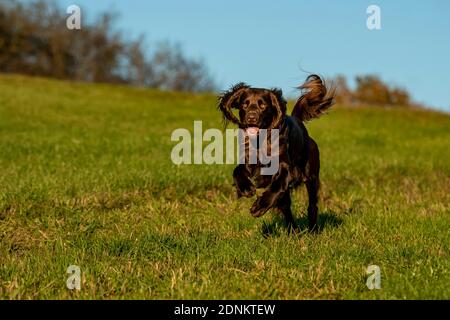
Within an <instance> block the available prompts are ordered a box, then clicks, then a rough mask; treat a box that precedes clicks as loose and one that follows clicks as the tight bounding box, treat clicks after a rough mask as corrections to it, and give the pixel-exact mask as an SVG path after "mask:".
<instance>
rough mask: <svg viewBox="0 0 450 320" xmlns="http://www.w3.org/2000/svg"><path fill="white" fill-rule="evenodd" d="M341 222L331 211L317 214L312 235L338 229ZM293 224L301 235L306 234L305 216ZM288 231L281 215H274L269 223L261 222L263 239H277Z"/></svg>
mask: <svg viewBox="0 0 450 320" xmlns="http://www.w3.org/2000/svg"><path fill="white" fill-rule="evenodd" d="M343 222H344V220H343V219H342V218H340V217H338V215H337V214H336V213H334V212H333V211H325V212H322V213H319V214H318V216H317V229H316V230H315V231H314V233H316V234H318V233H321V232H322V231H323V230H324V229H325V228H338V227H339V226H340V225H341V224H342V223H343ZM295 223H296V225H297V226H298V227H299V229H300V233H301V234H302V233H307V232H308V216H307V215H304V216H302V217H299V218H297V219H295ZM288 231H289V230H288V228H287V226H286V223H285V221H284V218H283V217H282V216H281V215H274V217H273V219H272V221H270V222H266V221H263V224H262V226H261V233H262V234H263V236H264V237H277V236H280V235H281V234H282V233H286V232H288Z"/></svg>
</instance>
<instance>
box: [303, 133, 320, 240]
mask: <svg viewBox="0 0 450 320" xmlns="http://www.w3.org/2000/svg"><path fill="white" fill-rule="evenodd" d="M308 150H309V157H308V163H307V166H306V176H307V181H306V189H307V190H308V200H309V201H308V202H309V203H308V222H309V230H310V231H317V211H318V208H317V202H318V201H319V187H320V180H319V171H320V157H319V148H318V147H317V144H316V142H315V141H314V140H313V139H311V138H309V141H308Z"/></svg>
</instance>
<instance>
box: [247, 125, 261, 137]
mask: <svg viewBox="0 0 450 320" xmlns="http://www.w3.org/2000/svg"><path fill="white" fill-rule="evenodd" d="M245 132H246V133H247V135H248V136H256V135H258V132H259V128H258V127H248V128H247V129H245Z"/></svg>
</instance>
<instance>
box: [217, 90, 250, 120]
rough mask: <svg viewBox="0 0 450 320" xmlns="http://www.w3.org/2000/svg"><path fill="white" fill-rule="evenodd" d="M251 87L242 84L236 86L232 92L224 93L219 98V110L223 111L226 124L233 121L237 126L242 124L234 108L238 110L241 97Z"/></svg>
mask: <svg viewBox="0 0 450 320" xmlns="http://www.w3.org/2000/svg"><path fill="white" fill-rule="evenodd" d="M248 88H250V86H248V85H247V84H245V83H243V82H240V83H238V84H236V85H234V86H233V87H232V88H231V89H230V90H228V91H226V92H224V93H223V94H222V95H221V96H220V97H219V105H218V109H219V110H220V111H222V114H223V118H224V120H225V124H226V122H227V121H231V122H233V123H235V124H238V125H239V124H240V121H239V119H238V118H237V117H236V116H235V115H234V114H233V110H232V109H233V108H234V109H238V108H239V105H238V102H239V99H240V97H241V95H242V94H243V93H244V92H245V91H246V90H247V89H248Z"/></svg>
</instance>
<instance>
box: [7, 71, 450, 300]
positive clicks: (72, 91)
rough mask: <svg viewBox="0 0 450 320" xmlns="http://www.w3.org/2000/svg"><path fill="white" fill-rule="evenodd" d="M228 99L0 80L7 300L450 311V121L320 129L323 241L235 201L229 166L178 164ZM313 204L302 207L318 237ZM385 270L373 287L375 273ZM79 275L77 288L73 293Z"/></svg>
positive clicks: (357, 115) (365, 115) (406, 117)
mask: <svg viewBox="0 0 450 320" xmlns="http://www.w3.org/2000/svg"><path fill="white" fill-rule="evenodd" d="M215 106H216V97H214V96H212V95H193V94H186V93H183V94H182V93H168V92H160V91H154V90H147V89H137V88H129V87H122V86H112V85H102V84H95V85H93V84H81V83H73V82H63V81H56V80H48V79H40V78H29V77H22V76H9V75H8V76H6V75H1V76H0V132H1V134H0V168H1V175H0V297H1V298H14V299H19V298H22V299H24V298H33V299H35V298H39V299H42V298H63V299H64V298H72V297H75V298H82V299H85V298H87V299H92V298H147V299H171V298H172V299H180V298H188V299H189V298H195V299H222V298H225V299H226V298H229V299H235V298H239V299H266V298H271V299H298V298H302V299H303V298H307V299H310V298H319V299H322V298H326V299H346V298H351V299H353V298H362V299H379V298H384V299H405V298H407V299H421V298H424V299H429V298H437V299H448V298H449V297H450V291H449V288H448V283H450V274H449V270H450V259H449V258H450V257H449V244H450V237H449V233H448V232H449V230H450V215H449V206H448V204H449V203H450V197H449V191H450V161H449V159H450V130H449V129H450V116H449V115H446V114H443V113H439V112H432V111H425V110H405V109H401V110H397V109H381V108H375V107H373V108H360V109H357V108H345V107H337V108H335V109H334V110H333V111H332V112H330V113H329V114H328V115H326V116H324V117H322V118H321V119H319V120H315V121H313V122H311V123H309V124H308V125H307V126H308V129H309V131H310V134H311V135H312V136H313V137H314V139H315V140H316V141H317V142H318V144H319V147H320V152H321V158H322V171H321V179H322V188H321V201H320V211H319V225H320V232H319V233H318V234H308V233H306V232H305V233H303V234H301V235H300V236H298V237H295V236H289V235H287V234H286V232H285V230H284V228H283V226H282V220H281V219H280V218H278V217H277V216H276V214H274V213H272V212H270V213H268V214H266V215H265V216H264V217H262V218H260V219H254V218H252V217H251V216H250V214H249V213H248V209H249V207H250V205H251V200H239V201H238V200H236V199H235V193H234V190H233V187H232V178H231V173H232V169H233V166H232V165H181V166H176V165H174V164H172V162H171V161H170V152H171V150H172V148H173V146H174V145H175V143H174V142H172V141H171V140H170V136H171V133H172V131H173V130H174V129H176V128H188V129H190V130H192V128H193V121H194V120H202V121H203V128H204V129H206V128H214V127H215V128H222V123H221V117H220V114H219V112H218V111H217V110H216V107H215ZM305 204H306V192H305V190H304V188H301V189H299V190H298V191H296V192H295V194H294V206H293V209H294V212H295V215H296V218H297V222H298V223H299V224H300V226H302V229H305V227H306V216H305V210H306V205H305ZM372 264H375V265H378V266H380V269H381V287H382V288H381V289H380V290H372V291H371V290H368V288H367V287H366V278H367V275H366V273H365V272H366V268H367V267H368V266H369V265H372ZM69 265H77V266H79V267H80V269H81V275H82V277H81V290H80V291H70V290H68V289H67V288H66V279H67V278H68V276H69V275H68V274H67V273H66V270H67V267H68V266H69Z"/></svg>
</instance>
